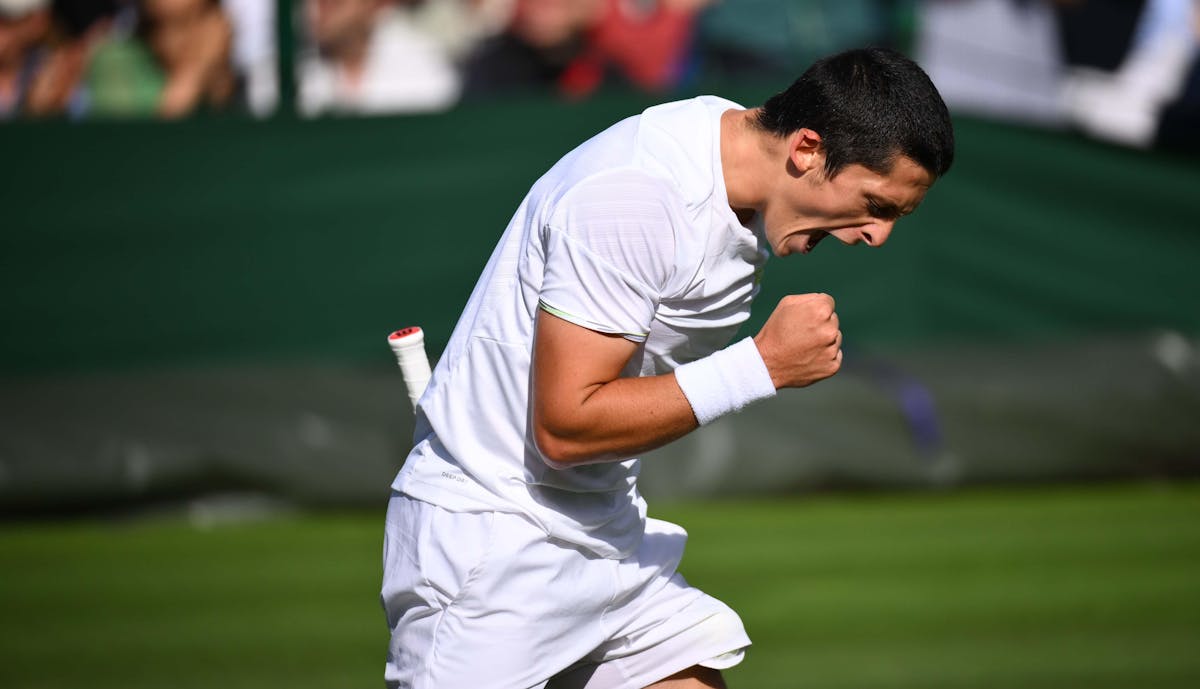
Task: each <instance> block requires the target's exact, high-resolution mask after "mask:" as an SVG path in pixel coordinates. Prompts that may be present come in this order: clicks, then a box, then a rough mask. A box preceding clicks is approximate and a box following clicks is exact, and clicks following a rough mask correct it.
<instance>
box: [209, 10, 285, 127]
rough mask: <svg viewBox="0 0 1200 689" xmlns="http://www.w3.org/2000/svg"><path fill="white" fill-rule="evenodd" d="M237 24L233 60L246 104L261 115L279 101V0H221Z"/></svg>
mask: <svg viewBox="0 0 1200 689" xmlns="http://www.w3.org/2000/svg"><path fill="white" fill-rule="evenodd" d="M221 7H222V8H224V10H225V14H226V16H228V17H229V21H230V23H231V24H232V26H233V50H232V62H233V65H234V68H235V69H236V71H237V73H238V76H239V79H240V80H241V82H242V83H243V85H244V86H243V92H244V94H245V96H244V98H245V103H246V107H247V108H248V109H249V110H250V112H251V113H253V114H254V115H255V116H257V117H266V116H267V115H270V114H271V113H273V112H275V108H276V107H277V106H278V104H279V66H278V58H277V56H278V48H277V47H276V46H277V45H278V41H277V40H276V36H275V26H276V17H275V9H276V3H275V2H270V1H269V0H221Z"/></svg>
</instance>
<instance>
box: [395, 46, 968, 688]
mask: <svg viewBox="0 0 1200 689" xmlns="http://www.w3.org/2000/svg"><path fill="white" fill-rule="evenodd" d="M953 151H954V138H953V132H952V130H951V124H950V118H949V115H948V114H947V111H946V106H945V104H944V103H943V102H942V100H941V98H940V96H939V95H938V93H937V91H936V90H935V88H934V86H933V85H932V83H930V81H929V79H928V78H927V77H926V75H925V74H924V73H923V72H922V71H921V70H920V68H918V67H917V66H916V65H915V64H913V63H912V62H911V61H909V60H908V59H907V58H905V57H903V56H901V55H899V54H896V53H893V52H888V51H883V50H875V49H869V50H855V51H850V52H847V53H843V54H840V55H836V56H833V57H829V58H826V59H824V60H821V61H819V62H817V63H816V64H814V65H813V66H812V67H811V68H810V69H809V70H808V71H807V72H805V73H804V75H803V76H801V77H800V79H798V80H797V81H796V82H795V83H794V84H792V86H790V87H789V88H788V89H787V90H786V91H783V92H782V93H780V94H778V95H776V96H774V97H772V98H771V99H769V100H768V101H767V102H766V104H765V105H763V106H762V107H759V108H753V109H744V108H743V107H741V106H739V105H737V104H736V103H733V102H730V101H728V100H723V99H721V98H716V97H711V96H704V97H700V98H695V99H692V100H686V101H680V102H675V103H668V104H665V105H660V106H656V107H652V108H650V109H648V110H646V111H645V112H643V113H642V114H640V115H638V116H635V117H631V118H629V119H626V120H624V121H622V122H619V123H617V124H615V125H613V126H612V127H611V128H609V129H607V130H605V131H603V132H601V133H600V134H598V135H597V136H595V137H594V138H592V139H591V140H589V141H587V142H585V143H583V144H582V145H581V146H579V147H578V148H576V149H575V150H574V151H572V152H570V153H568V154H567V155H566V156H565V157H563V158H562V159H561V160H560V161H559V162H558V163H557V164H556V165H554V167H553V168H551V169H550V171H549V172H547V173H546V174H545V175H544V176H543V177H542V178H541V179H540V180H538V181H537V183H536V184H534V186H533V188H532V189H531V190H530V192H529V194H528V196H526V197H525V199H524V201H523V202H522V203H521V205H520V207H519V208H518V209H517V212H516V214H515V215H514V216H513V218H512V220H511V222H510V223H509V225H508V228H507V230H506V231H505V232H504V235H503V236H502V237H501V239H500V243H499V245H498V246H497V247H496V250H495V252H494V253H493V254H492V257H491V259H490V261H489V262H488V264H487V267H486V268H485V269H484V271H483V275H482V276H481V277H480V279H479V283H478V284H477V285H476V287H475V290H474V292H473V293H472V295H471V298H470V301H469V302H468V303H467V306H466V309H465V311H464V312H463V314H462V317H461V318H460V320H459V322H458V325H457V327H456V328H455V330H454V333H453V335H452V336H451V338H450V341H449V344H448V346H447V348H446V350H445V352H444V353H443V355H442V357H441V360H440V361H439V362H438V364H437V367H436V369H435V370H434V372H433V377H432V379H431V381H430V383H429V386H428V388H427V389H426V391H425V393H424V395H423V396H422V397H421V400H420V403H419V405H418V407H417V412H416V417H417V426H416V433H415V440H416V443H415V447H414V448H413V450H412V453H411V454H410V455H409V456H408V459H407V461H406V463H405V465H404V467H403V469H402V470H401V471H400V473H399V475H398V476H397V477H396V480H395V482H394V483H393V485H392V487H393V489H394V492H393V494H392V498H391V501H390V504H389V507H388V515H387V528H386V539H385V548H384V581H383V591H382V599H383V605H384V608H385V611H386V613H387V621H388V625H389V627H390V628H391V643H390V646H389V652H388V658H387V666H386V673H385V675H386V680H387V683H388V685H389V686H391V687H408V688H414V689H490V688H495V689H525V688H528V687H547V688H548V689H565V688H567V687H586V688H588V689H618V688H619V689H640V688H642V687H677V688H684V687H689V688H692V687H694V688H699V687H724V686H725V685H724V683H723V680H722V677H721V670H723V669H725V668H728V667H731V666H733V665H735V664H737V663H738V662H740V661H741V660H742V657H743V653H744V651H745V649H746V648H747V646H749V644H750V639H749V637H748V636H747V635H746V632H745V630H744V628H743V625H742V622H741V620H740V619H739V618H738V616H737V614H736V613H734V612H733V611H732V610H731V609H730V608H729V607H728V606H726V605H725V604H723V603H721V602H720V601H718V600H716V599H715V598H713V597H711V596H709V595H707V594H705V593H703V592H702V591H699V590H697V589H695V588H693V587H691V586H689V585H688V584H687V582H686V581H685V580H684V579H683V577H682V576H680V575H679V573H678V572H676V568H677V566H678V564H679V561H680V558H681V557H682V555H683V549H684V542H685V540H686V538H687V535H686V533H685V532H684V530H683V529H682V528H680V527H678V526H675V525H674V524H669V523H666V522H663V521H659V520H655V519H648V518H647V517H646V503H645V501H644V500H643V499H642V497H641V495H639V493H638V489H637V483H636V480H637V475H638V460H637V459H635V457H637V455H638V454H639V453H641V452H644V451H646V450H649V449H651V448H655V447H658V446H661V445H663V444H666V443H669V442H671V441H672V440H675V439H676V438H679V437H680V436H683V435H685V434H686V433H688V432H690V431H692V430H693V429H695V428H696V427H698V426H701V425H704V424H707V423H712V422H713V421H716V420H717V419H719V418H721V417H722V416H725V415H727V414H730V413H733V412H736V411H738V410H739V409H741V408H743V407H745V406H747V405H749V404H751V403H753V402H755V401H757V400H762V399H765V398H768V397H771V396H773V395H774V394H775V392H776V390H777V389H779V388H783V387H803V386H807V385H809V384H812V383H814V382H817V381H819V380H822V379H824V378H827V377H829V376H832V375H833V374H834V373H836V372H837V370H838V368H839V366H840V365H841V360H842V352H841V344H842V336H841V333H840V331H839V328H838V318H837V315H836V314H835V312H834V302H833V299H832V298H830V297H829V296H827V295H824V294H807V295H795V296H789V297H786V298H784V299H783V300H782V301H781V302H780V303H779V304H778V306H777V307H776V308H775V310H774V312H773V313H772V314H771V316H770V317H769V319H768V320H767V322H766V324H765V325H764V326H763V328H762V330H760V331H759V332H758V333H757V334H756V335H755V336H754V337H752V338H750V337H748V338H745V339H742V340H740V341H738V342H736V343H733V344H731V345H730V344H728V343H729V341H730V339H731V338H732V337H733V336H734V334H735V333H736V331H737V330H738V327H739V326H740V325H741V324H742V322H743V321H745V319H746V318H747V316H748V314H749V311H750V303H751V301H752V300H753V298H754V296H755V294H756V293H757V292H758V282H759V276H760V274H761V272H762V269H763V266H764V264H765V263H766V261H767V258H768V256H769V255H770V254H772V253H773V254H774V255H776V256H787V255H791V254H808V253H811V252H812V251H813V250H814V249H815V248H816V247H817V245H818V243H819V242H821V241H824V240H826V239H827V238H829V237H833V238H834V239H836V240H838V241H840V242H843V243H845V244H866V245H868V246H871V247H877V246H882V245H883V244H884V243H885V242H886V241H887V240H888V237H889V236H890V235H891V233H892V230H893V228H894V226H895V224H896V221H897V220H898V219H899V218H900V217H902V216H904V215H907V214H908V213H911V212H912V211H913V210H915V209H916V208H917V206H918V205H919V204H920V203H921V200H922V199H923V198H924V196H925V193H926V192H927V191H928V190H929V188H930V186H931V185H932V184H933V182H934V180H936V179H937V178H938V177H940V176H941V175H943V174H944V173H945V172H946V170H947V169H948V168H949V166H950V163H951V160H952V158H953ZM727 345H728V346H727Z"/></svg>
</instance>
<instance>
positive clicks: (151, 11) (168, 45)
mask: <svg viewBox="0 0 1200 689" xmlns="http://www.w3.org/2000/svg"><path fill="white" fill-rule="evenodd" d="M142 11H143V13H144V14H143V36H144V38H145V40H146V43H147V45H149V47H150V51H151V52H152V53H153V54H154V56H155V58H156V59H157V60H158V64H159V66H160V67H161V68H162V70H163V73H164V77H165V79H166V81H165V83H164V84H163V89H162V94H161V95H160V97H159V101H158V114H159V115H161V116H163V117H168V118H174V117H181V116H183V115H187V114H189V113H191V112H193V111H194V110H196V109H197V108H198V107H200V106H207V107H210V108H212V109H218V110H219V109H222V108H225V107H228V106H229V105H231V104H232V103H233V102H234V100H235V95H236V94H237V92H238V80H237V78H236V77H235V74H234V71H233V68H232V66H231V65H230V51H231V47H232V41H233V29H232V27H231V25H230V23H229V19H228V18H227V17H226V16H225V13H224V11H223V10H222V9H221V5H220V3H219V2H218V1H217V0H142Z"/></svg>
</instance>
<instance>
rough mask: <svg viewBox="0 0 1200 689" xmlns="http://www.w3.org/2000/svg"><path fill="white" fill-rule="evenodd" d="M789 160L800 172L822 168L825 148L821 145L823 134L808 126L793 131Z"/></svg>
mask: <svg viewBox="0 0 1200 689" xmlns="http://www.w3.org/2000/svg"><path fill="white" fill-rule="evenodd" d="M788 160H789V162H791V164H792V165H794V166H796V170H798V171H799V172H800V174H804V173H806V172H808V171H809V170H820V169H822V168H823V167H824V165H825V149H824V148H823V147H822V145H821V135H820V134H818V133H816V132H815V131H813V130H811V129H808V128H801V129H798V130H796V131H794V132H792V135H791V136H790V137H788Z"/></svg>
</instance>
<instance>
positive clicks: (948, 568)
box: [0, 484, 1200, 689]
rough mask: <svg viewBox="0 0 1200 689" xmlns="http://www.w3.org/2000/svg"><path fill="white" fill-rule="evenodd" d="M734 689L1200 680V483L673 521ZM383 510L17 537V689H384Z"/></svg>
mask: <svg viewBox="0 0 1200 689" xmlns="http://www.w3.org/2000/svg"><path fill="white" fill-rule="evenodd" d="M654 514H655V516H659V517H663V518H668V519H672V520H674V521H678V522H680V523H682V524H684V525H685V526H687V527H688V529H689V531H690V532H691V542H690V544H689V551H688V556H687V558H686V559H685V561H684V572H685V574H687V575H688V577H689V579H691V580H692V581H693V582H694V583H696V584H698V585H700V586H702V587H704V588H705V589H707V590H709V591H710V592H712V593H714V594H716V595H717V596H719V597H721V598H723V599H725V600H726V601H727V602H729V603H730V604H732V605H733V606H734V607H735V608H736V609H738V610H739V611H740V612H741V613H742V615H743V618H744V619H745V621H746V623H747V626H748V627H749V629H750V633H751V636H752V637H753V638H754V639H755V640H756V644H755V646H754V648H753V650H752V652H751V654H750V656H749V658H748V660H747V662H746V663H745V664H743V666H742V667H741V668H738V669H736V670H734V671H731V672H730V673H728V675H727V676H728V679H729V680H730V684H731V686H732V687H734V689H751V688H753V689H772V688H780V689H782V688H785V687H787V688H792V687H819V688H821V689H840V688H855V689H867V688H879V689H900V688H906V689H907V688H912V689H917V688H920V689H949V688H962V689H968V688H969V689H987V688H992V687H994V688H997V689H999V688H1001V687H1003V688H1005V689H1008V688H1015V687H1021V688H1022V689H1037V688H1045V689H1064V688H1066V687H1081V688H1083V687H1086V688H1088V689H1103V688H1105V687H1112V688H1117V687H1120V688H1123V689H1144V688H1151V687H1153V688H1157V689H1164V688H1170V687H1179V688H1181V689H1182V688H1184V687H1187V688H1194V687H1197V686H1200V484H1167V485H1145V484H1136V485H1113V486H1092V487H1071V488H1065V487H1064V488H1036V489H1030V488H1021V489H993V490H987V491H967V492H960V493H946V494H898V495H878V494H866V495H864V494H856V495H827V496H816V497H805V498H797V499H792V500H780V499H773V500H754V501H739V502H734V501H721V502H705V503H689V504H677V505H670V506H660V507H659V508H658V509H657V510H655V512H654ZM382 518H383V512H382V507H381V509H380V510H379V512H378V513H355V514H336V515H315V516H305V517H299V518H284V519H278V520H272V521H265V522H257V523H245V524H239V525H230V526H220V527H215V528H212V529H208V530H198V529H196V528H194V527H191V526H189V525H187V524H186V523H184V522H183V521H182V520H171V519H156V520H144V521H136V522H130V521H125V522H74V523H62V524H28V525H20V524H8V525H4V526H0V687H4V688H6V689H51V688H59V687H64V688H65V687H82V686H87V687H90V688H92V689H99V688H103V687H120V688H122V689H137V688H140V687H154V688H156V689H157V688H159V687H175V688H190V687H197V688H199V687H204V688H211V687H222V688H228V689H236V688H242V687H244V688H247V689H248V688H254V689H270V688H273V687H279V688H281V689H282V688H283V687H287V688H288V689H304V688H308V687H312V688H318V687H319V688H321V689H329V688H341V687H347V688H349V687H377V686H382V680H381V676H382V674H381V673H382V656H383V652H384V643H385V639H386V631H385V629H384V625H383V620H382V613H381V612H380V610H379V607H378V602H377V586H378V576H379V549H380V538H381V528H382V527H381V523H382Z"/></svg>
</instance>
